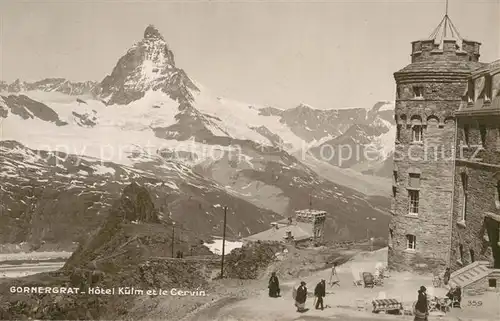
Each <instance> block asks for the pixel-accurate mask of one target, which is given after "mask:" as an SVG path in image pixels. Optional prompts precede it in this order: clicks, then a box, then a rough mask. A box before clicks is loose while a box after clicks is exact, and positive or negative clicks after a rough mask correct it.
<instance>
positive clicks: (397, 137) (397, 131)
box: [396, 125, 401, 142]
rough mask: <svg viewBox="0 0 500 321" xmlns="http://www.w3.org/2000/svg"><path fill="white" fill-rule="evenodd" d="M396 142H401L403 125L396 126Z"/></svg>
mask: <svg viewBox="0 0 500 321" xmlns="http://www.w3.org/2000/svg"><path fill="white" fill-rule="evenodd" d="M396 141H397V142H399V141H401V125H396Z"/></svg>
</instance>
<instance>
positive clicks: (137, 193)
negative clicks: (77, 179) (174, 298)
mask: <svg viewBox="0 0 500 321" xmlns="http://www.w3.org/2000/svg"><path fill="white" fill-rule="evenodd" d="M113 203H114V204H113V206H112V207H111V208H110V209H109V211H107V213H106V214H107V215H105V219H104V220H103V222H102V224H100V225H99V227H98V229H97V230H96V232H95V233H93V234H92V235H91V236H90V237H89V239H88V240H87V241H85V242H81V244H80V246H79V248H78V249H77V250H76V252H75V253H74V254H73V255H72V257H71V258H70V259H69V260H68V262H67V263H66V265H65V266H64V268H63V269H61V270H60V271H57V272H52V273H46V274H37V275H32V276H29V277H25V278H19V279H13V280H12V279H6V280H0V318H1V319H5V320H13V319H28V318H29V319H50V320H72V319H75V320H80V319H92V320H96V319H121V318H123V317H124V315H126V314H127V313H128V311H127V309H128V308H129V307H130V304H132V303H133V302H134V301H135V300H140V299H144V298H147V297H152V296H149V295H147V292H146V291H147V290H151V289H170V288H172V287H176V288H182V289H193V290H194V289H196V288H200V287H203V288H204V289H206V288H207V278H208V273H203V271H202V267H203V265H202V264H200V263H198V262H196V261H193V260H191V261H184V260H175V259H174V260H168V259H163V258H161V257H162V256H165V255H164V253H165V252H166V248H168V247H169V243H170V242H171V240H172V233H171V228H170V226H168V225H165V224H163V223H162V222H161V218H160V216H159V210H158V209H156V208H155V206H154V203H153V199H152V197H151V195H150V194H149V192H148V190H147V189H146V188H144V187H143V186H139V185H138V184H135V183H132V184H130V185H128V186H127V187H125V188H124V189H123V194H122V195H121V196H120V198H119V199H116V200H115V201H114V202H113ZM192 241H195V238H193V239H192ZM176 246H177V247H178V248H179V247H180V248H182V247H184V248H186V247H189V243H187V242H184V241H182V240H180V241H178V242H177V243H176ZM207 252H208V249H206V248H205V251H204V252H199V253H197V254H207ZM11 286H17V287H20V286H22V287H40V286H46V287H66V288H68V287H71V288H76V289H77V290H78V293H73V294H71V293H69V294H64V295H61V294H57V293H56V294H54V293H44V294H35V293H32V294H29V293H22V294H12V293H9V291H8V289H7V288H9V287H11ZM97 287H99V288H105V289H114V291H115V295H102V294H101V295H99V294H92V293H91V292H90V291H89V289H90V288H97ZM120 288H121V289H122V290H125V291H127V292H125V293H127V294H128V295H120V293H119V292H118V291H119V289H120ZM133 289H136V290H141V291H144V293H143V294H141V293H137V292H132V291H133Z"/></svg>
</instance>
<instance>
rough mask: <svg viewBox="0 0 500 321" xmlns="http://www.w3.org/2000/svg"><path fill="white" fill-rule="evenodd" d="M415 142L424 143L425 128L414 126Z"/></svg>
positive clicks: (413, 135)
mask: <svg viewBox="0 0 500 321" xmlns="http://www.w3.org/2000/svg"><path fill="white" fill-rule="evenodd" d="M411 131H412V137H413V141H414V142H421V141H422V136H423V135H422V134H423V128H422V126H421V125H414V126H413V127H412V129H411Z"/></svg>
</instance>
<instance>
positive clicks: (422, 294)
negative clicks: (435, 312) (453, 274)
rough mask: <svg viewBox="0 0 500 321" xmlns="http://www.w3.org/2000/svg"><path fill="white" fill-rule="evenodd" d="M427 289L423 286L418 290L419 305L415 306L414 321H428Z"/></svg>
mask: <svg viewBox="0 0 500 321" xmlns="http://www.w3.org/2000/svg"><path fill="white" fill-rule="evenodd" d="M426 291H427V289H426V288H425V286H421V287H420V290H418V299H417V304H415V318H414V319H413V320H414V321H427V320H428V319H427V317H428V316H429V305H428V302H427V293H426Z"/></svg>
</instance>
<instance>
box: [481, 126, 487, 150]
mask: <svg viewBox="0 0 500 321" xmlns="http://www.w3.org/2000/svg"><path fill="white" fill-rule="evenodd" d="M479 133H480V134H481V144H482V145H483V147H484V146H486V133H487V131H486V126H485V125H479Z"/></svg>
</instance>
